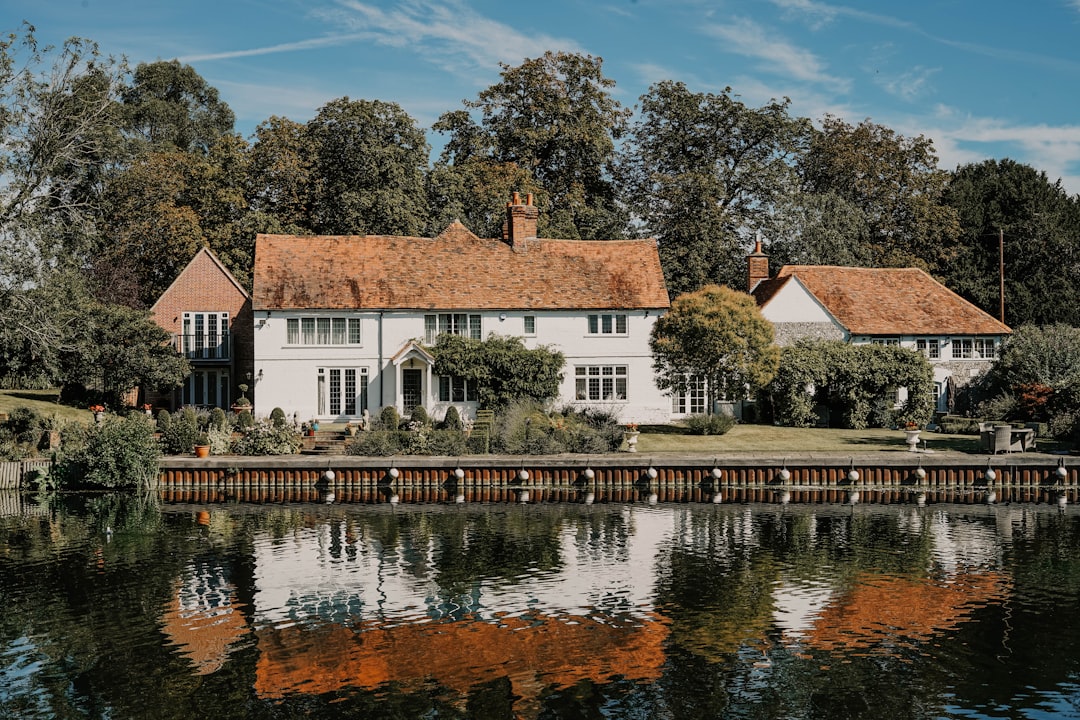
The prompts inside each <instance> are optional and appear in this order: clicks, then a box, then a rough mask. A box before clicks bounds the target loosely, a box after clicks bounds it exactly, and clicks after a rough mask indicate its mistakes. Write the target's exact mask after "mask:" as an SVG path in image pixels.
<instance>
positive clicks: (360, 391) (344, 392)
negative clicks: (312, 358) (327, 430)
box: [318, 367, 368, 416]
mask: <svg viewBox="0 0 1080 720" xmlns="http://www.w3.org/2000/svg"><path fill="white" fill-rule="evenodd" d="M318 377H319V396H318V408H319V415H321V416H327V415H362V414H363V412H364V411H365V410H367V409H368V369H367V368H366V367H362V368H355V367H346V368H340V367H321V368H319V376H318Z"/></svg>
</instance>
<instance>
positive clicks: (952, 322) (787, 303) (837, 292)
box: [747, 242, 1012, 412]
mask: <svg viewBox="0 0 1080 720" xmlns="http://www.w3.org/2000/svg"><path fill="white" fill-rule="evenodd" d="M747 267H748V271H749V272H748V276H749V283H748V284H749V291H750V293H751V294H752V295H753V296H754V298H755V299H756V300H757V303H758V306H759V307H760V308H761V313H762V315H763V316H764V317H765V318H766V319H767V320H769V321H770V322H772V323H773V327H774V328H775V330H776V342H777V344H779V345H785V344H790V343H792V342H794V341H795V340H798V339H801V338H817V339H822V340H842V341H844V342H848V343H853V344H858V343H881V344H885V345H898V346H901V347H908V348H913V349H916V350H918V351H920V352H922V353H923V354H924V355H926V357H927V358H928V359H929V360H930V364H931V366H932V367H933V370H934V393H935V400H936V402H937V410H939V411H941V412H945V411H947V410H948V409H949V408H948V401H949V393H950V391H951V390H953V389H955V388H956V387H959V386H961V385H964V384H965V383H967V382H968V381H969V380H971V379H972V378H973V377H975V375H977V374H978V373H980V372H981V371H983V370H985V369H987V368H988V367H989V366H990V364H992V363H993V362H994V360H995V359H996V358H997V357H998V353H999V352H1000V349H1001V343H1002V342H1003V341H1004V339H1005V338H1006V337H1007V336H1008V335H1009V333H1011V332H1012V331H1011V330H1010V329H1009V327H1008V326H1007V325H1005V324H1004V323H1002V322H999V321H998V320H996V319H994V317H993V316H991V315H989V314H987V313H985V312H983V311H982V310H980V309H979V308H977V307H976V306H975V305H972V304H971V303H970V302H968V301H967V300H964V299H963V298H962V297H960V296H959V295H957V294H956V293H954V292H953V291H951V290H949V289H948V288H947V287H945V286H944V285H942V284H941V283H939V282H938V281H937V280H934V279H933V278H932V277H930V275H928V274H927V273H926V272H924V271H922V270H919V269H918V268H860V267H836V266H827V265H785V266H784V267H782V268H781V269H780V271H779V272H778V273H777V274H776V276H775V277H769V260H768V257H767V256H766V255H765V254H764V253H762V251H761V243H760V242H759V243H758V245H757V247H756V248H755V250H754V252H753V253H752V254H751V255H750V256H749V257H748V258H747Z"/></svg>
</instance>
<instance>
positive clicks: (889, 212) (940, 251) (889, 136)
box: [799, 116, 959, 270]
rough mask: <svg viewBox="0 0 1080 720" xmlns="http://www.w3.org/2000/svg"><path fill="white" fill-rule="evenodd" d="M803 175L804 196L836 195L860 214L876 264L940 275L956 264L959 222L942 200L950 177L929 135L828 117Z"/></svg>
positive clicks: (817, 133)
mask: <svg viewBox="0 0 1080 720" xmlns="http://www.w3.org/2000/svg"><path fill="white" fill-rule="evenodd" d="M799 172H800V175H801V180H802V190H803V192H805V193H809V194H824V193H831V194H832V195H834V196H836V197H838V198H842V199H843V200H845V201H847V203H849V204H850V206H851V207H855V208H858V209H859V211H860V213H861V215H862V220H863V221H865V223H866V225H865V230H864V231H863V232H864V233H865V237H866V242H867V244H866V248H867V251H868V252H867V253H866V256H867V257H866V259H867V260H868V263H867V264H869V265H871V266H872V267H903V266H909V265H915V266H920V267H924V268H927V269H930V270H937V269H939V268H943V267H945V266H946V265H947V264H948V263H949V262H951V260H952V253H951V250H952V247H953V244H954V240H955V238H956V236H957V234H958V233H959V224H958V222H957V218H956V212H955V211H954V210H953V209H952V208H951V207H949V206H948V205H946V204H945V202H944V191H945V186H946V183H947V181H948V177H949V176H948V173H946V172H945V171H943V170H941V169H939V168H938V158H937V154H936V153H935V151H934V144H933V141H932V140H930V139H929V138H926V137H924V136H922V135H919V136H917V137H913V138H909V137H904V136H903V135H901V134H899V133H897V132H896V131H894V130H891V129H890V128H887V127H885V126H883V125H877V124H875V123H872V122H870V121H869V120H866V121H863V122H861V123H859V124H858V125H851V124H849V123H846V122H844V121H843V120H840V119H838V118H835V117H831V116H827V117H826V118H825V119H824V120H823V121H822V122H821V129H820V130H817V131H815V132H814V133H813V136H812V139H811V141H810V145H809V147H808V149H807V151H806V152H805V153H803V154H802V155H801V157H800V162H799ZM837 209H838V210H839V211H840V212H846V210H845V209H844V208H843V207H839V206H838V207H837ZM849 237H850V236H849Z"/></svg>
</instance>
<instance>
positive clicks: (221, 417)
mask: <svg viewBox="0 0 1080 720" xmlns="http://www.w3.org/2000/svg"><path fill="white" fill-rule="evenodd" d="M228 422H229V421H228V419H227V418H226V417H225V411H224V410H222V409H221V408H219V407H216V408H214V409H213V410H211V411H210V423H209V428H207V429H210V428H216V429H218V430H223V429H225V428H226V427H227V426H228Z"/></svg>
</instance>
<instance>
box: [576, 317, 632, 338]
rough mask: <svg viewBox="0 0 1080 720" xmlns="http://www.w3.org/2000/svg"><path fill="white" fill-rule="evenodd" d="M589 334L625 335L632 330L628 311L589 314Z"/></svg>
mask: <svg viewBox="0 0 1080 720" xmlns="http://www.w3.org/2000/svg"><path fill="white" fill-rule="evenodd" d="M587 321H588V327H587V333H586V334H587V335H590V336H594V337H596V336H602V335H618V336H622V337H625V336H626V335H628V334H629V332H630V325H629V320H628V319H627V315H626V313H592V314H590V315H588V316H587Z"/></svg>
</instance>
